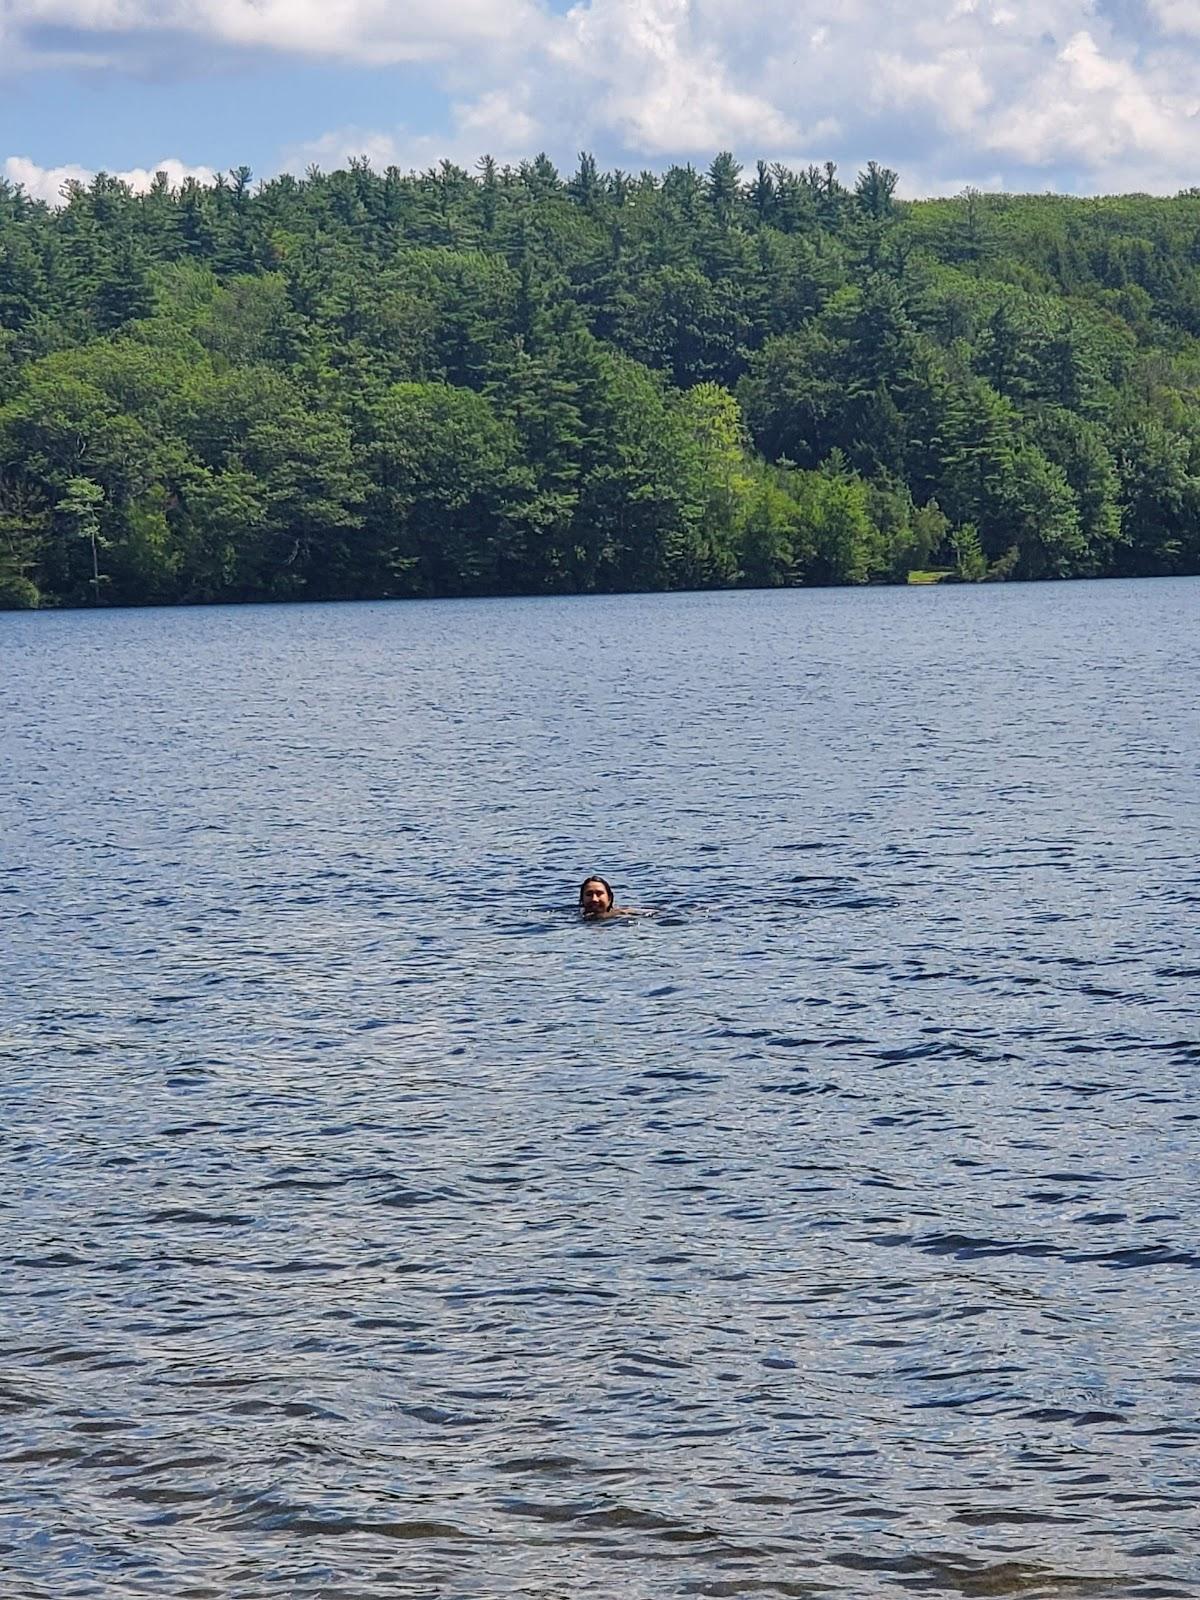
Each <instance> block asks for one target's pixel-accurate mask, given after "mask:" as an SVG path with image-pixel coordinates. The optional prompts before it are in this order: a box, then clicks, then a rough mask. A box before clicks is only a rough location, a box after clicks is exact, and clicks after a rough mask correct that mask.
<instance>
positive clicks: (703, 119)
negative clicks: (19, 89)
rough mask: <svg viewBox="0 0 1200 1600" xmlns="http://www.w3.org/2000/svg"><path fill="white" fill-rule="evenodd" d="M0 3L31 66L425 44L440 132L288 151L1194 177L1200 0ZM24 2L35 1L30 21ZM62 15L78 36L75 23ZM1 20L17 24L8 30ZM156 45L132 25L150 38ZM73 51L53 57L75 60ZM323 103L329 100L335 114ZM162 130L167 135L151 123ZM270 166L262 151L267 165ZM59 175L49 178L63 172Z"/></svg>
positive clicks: (1199, 129) (328, 142)
mask: <svg viewBox="0 0 1200 1600" xmlns="http://www.w3.org/2000/svg"><path fill="white" fill-rule="evenodd" d="M549 7H550V0H405V3H403V4H401V3H397V0H21V3H20V4H19V5H14V4H13V3H12V0H0V53H2V52H4V51H5V50H6V49H7V50H8V52H9V68H8V70H15V68H13V67H12V62H14V61H18V62H20V63H21V64H22V66H23V67H28V65H29V63H30V60H31V59H32V53H33V52H34V51H35V49H37V48H40V45H39V40H40V38H41V37H42V36H41V35H40V34H38V33H37V31H36V30H37V28H38V27H42V28H45V27H47V26H53V27H55V28H57V29H58V30H59V32H57V33H56V34H54V35H53V37H54V38H55V39H56V40H57V41H58V45H57V46H56V47H57V48H62V47H63V41H64V40H66V41H67V42H68V43H70V44H71V45H72V46H73V48H74V49H75V52H76V56H77V58H78V60H79V61H80V62H82V61H83V60H84V59H85V58H86V57H87V56H88V53H89V52H92V53H93V56H94V58H95V59H105V60H107V61H108V62H109V71H110V72H111V71H115V70H117V68H116V66H115V65H114V63H116V62H118V61H122V60H123V61H126V63H127V64H130V63H133V62H135V61H136V60H137V59H138V55H137V52H138V50H139V48H143V47H145V48H149V46H150V45H151V44H153V47H154V49H155V50H156V51H158V52H159V56H160V58H161V57H162V56H163V54H164V52H165V53H166V54H167V55H169V56H170V58H171V60H172V61H173V63H174V70H176V71H186V70H188V62H189V60H190V59H191V58H192V56H194V55H195V54H197V51H196V43H197V41H198V40H203V41H206V42H208V43H210V44H213V45H220V46H222V47H224V48H226V49H229V48H232V49H235V50H245V51H247V52H255V53H256V54H259V55H261V54H262V53H263V52H268V51H269V52H276V53H279V54H291V55H302V56H306V57H309V58H313V59H319V60H337V61H341V62H343V63H345V62H351V63H359V64H364V65H366V64H369V65H372V66H376V67H378V66H387V65H389V64H395V63H400V62H413V61H417V62H423V63H425V70H426V72H427V74H428V80H429V84H430V85H431V86H432V87H434V88H436V89H439V90H441V91H442V93H443V94H444V95H445V97H446V101H447V104H448V107H449V112H450V116H451V126H450V129H449V131H448V132H447V133H444V134H437V135H434V134H429V133H427V132H425V131H424V130H422V129H419V128H415V129H411V128H410V129H405V128H386V127H385V128H382V129H380V128H366V129H364V128H362V127H358V126H355V124H354V116H353V111H352V110H351V111H350V112H349V114H348V115H347V116H346V117H345V119H344V124H343V125H341V126H338V127H337V128H335V131H333V132H328V133H324V134H322V135H321V136H320V137H318V138H314V139H313V140H311V141H307V142H305V141H301V142H298V143H296V144H294V145H292V146H290V147H289V148H288V149H287V150H285V151H284V152H282V155H281V157H280V159H279V160H278V162H277V163H276V165H278V166H284V167H288V168H290V169H292V170H303V167H304V166H306V165H308V164H310V163H312V162H315V163H317V164H318V165H321V166H322V167H326V168H328V167H331V166H335V165H339V164H341V163H342V162H343V161H344V160H345V159H346V158H347V157H348V156H349V155H351V154H365V155H368V156H369V157H370V158H371V160H372V162H373V164H375V165H376V166H387V165H389V164H393V163H394V164H396V165H398V166H401V167H404V168H407V167H417V168H422V167H428V166H430V165H433V164H434V163H436V161H437V160H439V159H440V158H441V157H443V156H445V157H448V158H450V159H452V160H455V161H457V162H459V163H460V164H461V165H464V166H467V167H471V166H472V165H473V164H474V161H475V159H476V158H477V157H478V156H479V155H480V154H482V153H483V152H485V151H487V152H489V153H492V154H494V155H496V156H497V157H498V158H499V159H502V160H503V159H509V160H516V159H519V158H520V157H522V156H528V155H532V154H534V153H535V152H536V151H537V150H538V149H539V148H543V147H544V148H546V149H547V150H548V151H549V152H550V153H551V154H552V155H553V156H554V157H555V159H556V160H558V161H559V162H560V163H562V162H565V161H570V160H571V159H572V157H573V155H574V153H575V151H577V150H579V149H580V148H591V149H594V150H595V151H596V153H597V155H598V156H600V158H601V159H602V160H605V161H607V162H610V163H614V164H615V163H619V164H621V165H624V166H638V165H642V164H653V165H661V164H662V163H663V162H665V161H668V160H671V159H685V160H686V159H691V160H699V161H707V160H708V159H710V158H711V156H712V154H713V153H714V152H715V151H716V150H718V149H721V148H732V149H734V150H735V151H736V152H737V153H738V154H739V155H741V157H742V158H743V159H744V160H746V161H750V160H752V159H753V158H754V157H756V156H759V155H761V156H764V157H766V158H768V159H787V160H794V161H798V162H800V163H801V164H803V163H805V162H807V161H811V160H818V161H819V160H824V159H825V158H827V157H828V158H832V159H835V160H837V161H838V162H839V163H840V164H841V166H842V168H843V171H849V172H853V170H854V168H855V167H856V166H859V165H861V164H862V163H863V162H865V161H866V160H867V159H868V158H869V157H875V158H876V159H878V160H881V161H885V162H887V163H888V164H889V165H892V166H895V167H897V168H898V169H899V170H900V172H901V176H902V179H905V180H906V181H905V190H906V192H909V193H911V192H913V186H912V182H911V181H909V177H908V175H909V174H914V173H919V174H921V177H922V181H923V182H925V183H926V184H928V185H929V191H928V192H933V191H934V190H937V191H939V192H941V191H944V190H945V189H946V188H947V187H948V186H949V185H951V184H958V185H959V186H960V187H961V182H963V181H966V182H972V183H975V184H976V185H979V186H985V185H991V184H992V183H993V182H999V183H1003V184H1004V185H1005V186H1008V187H1021V188H1044V187H1046V186H1047V185H1048V184H1051V185H1054V184H1057V185H1058V186H1060V187H1062V186H1066V187H1073V188H1076V189H1079V190H1082V191H1088V190H1096V189H1109V190H1111V189H1114V188H1116V187H1118V186H1120V185H1121V184H1123V183H1126V182H1137V184H1138V186H1139V187H1145V188H1150V189H1153V190H1158V191H1170V190H1173V189H1175V188H1179V187H1183V186H1185V185H1187V184H1190V183H1193V182H1194V181H1195V173H1194V158H1193V154H1192V153H1193V152H1194V151H1195V150H1196V148H1197V147H1198V144H1197V141H1198V137H1200V0H1146V5H1145V8H1144V9H1142V10H1136V11H1135V10H1134V9H1133V8H1124V7H1110V6H1104V5H1102V4H1101V0H894V3H891V4H888V3H886V0H800V3H797V0H755V3H754V4H753V5H751V6H747V5H746V4H745V0H577V3H576V4H574V5H573V6H572V7H571V9H570V10H568V11H567V12H566V13H565V14H563V13H560V12H555V11H553V10H551V9H550V8H549ZM18 18H19V20H18ZM64 29H65V30H68V32H67V33H65V34H64V33H63V32H62V30H64ZM5 30H7V32H5ZM139 42H140V43H139ZM59 64H61V62H60V63H59ZM330 120H331V121H332V120H333V119H330ZM157 137H158V136H156V142H157ZM257 164H258V165H259V167H260V168H267V167H269V165H270V164H269V163H265V162H262V161H259V162H258V163H257ZM47 181H49V180H47Z"/></svg>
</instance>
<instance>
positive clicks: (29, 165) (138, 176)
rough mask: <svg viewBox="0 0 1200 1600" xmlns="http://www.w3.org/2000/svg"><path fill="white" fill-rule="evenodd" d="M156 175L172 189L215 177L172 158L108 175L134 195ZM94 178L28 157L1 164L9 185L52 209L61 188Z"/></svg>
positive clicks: (84, 169) (81, 169)
mask: <svg viewBox="0 0 1200 1600" xmlns="http://www.w3.org/2000/svg"><path fill="white" fill-rule="evenodd" d="M156 172H165V173H166V175H167V180H168V182H169V183H170V184H171V186H172V188H176V187H178V185H179V184H181V183H182V182H183V180H184V179H185V178H197V179H199V181H200V182H201V183H211V182H212V181H213V179H214V178H215V177H216V174H215V173H214V172H213V170H212V168H211V167H189V166H187V165H186V164H185V163H184V162H182V161H177V160H176V159H175V158H174V157H173V156H168V157H167V158H166V160H164V161H159V162H156V163H155V164H154V165H153V166H150V167H131V168H129V170H128V171H126V172H114V173H110V174H109V176H110V177H114V178H120V179H121V181H122V182H123V183H127V184H128V185H129V187H130V188H131V189H133V190H134V192H135V193H137V194H144V193H145V192H146V190H147V189H149V187H150V185H151V184H152V183H153V182H154V175H155V173H156ZM95 175H96V174H95V173H94V172H93V171H91V170H89V169H88V168H87V167H80V166H76V165H74V164H68V165H66V166H62V167H40V166H38V164H37V162H36V161H31V160H30V159H29V157H28V156H9V157H8V158H7V159H6V161H5V163H4V176H5V177H6V178H7V179H8V181H9V183H19V184H20V185H21V187H22V188H23V189H24V190H25V192H26V194H28V195H31V196H32V198H33V199H35V200H44V201H46V203H47V204H48V205H52V206H56V205H59V204H60V203H61V201H62V197H63V189H64V187H65V186H66V185H67V184H68V183H72V182H75V183H90V182H91V181H92V179H93V178H94V177H95Z"/></svg>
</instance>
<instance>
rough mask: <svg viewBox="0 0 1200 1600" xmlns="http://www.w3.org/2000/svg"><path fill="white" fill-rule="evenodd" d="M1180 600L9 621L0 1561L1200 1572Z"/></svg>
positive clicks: (1027, 1587)
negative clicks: (627, 907)
mask: <svg viewBox="0 0 1200 1600" xmlns="http://www.w3.org/2000/svg"><path fill="white" fill-rule="evenodd" d="M1198 602H1200V582H1197V581H1196V580H1180V581H1160V582H1150V583H1140V584H1138V583H1128V584H1125V583H1111V584H1085V583H1076V584H1067V585H1053V586H1044V587H1025V586H1010V587H1006V588H986V589H982V590H978V589H968V588H959V589H938V590H924V591H919V590H910V591H904V590H867V591H857V592H856V591H845V590H842V591H826V592H811V593H805V592H780V593H769V594H768V593H755V594H707V595H683V596H644V597H623V598H613V599H599V598H586V599H562V600H536V601H534V600H530V601H520V600H511V601H481V602H461V603H459V602H443V603H431V604H394V605H362V606H329V607H304V606H297V607H288V608H284V607H280V608H258V607H254V608H242V609H237V608H218V609H212V610H191V611H174V612H168V611H142V612H132V611H129V612H108V613H100V614H93V613H87V612H80V613H63V614H43V615H20V616H17V615H0V673H2V680H0V681H2V686H3V695H2V699H0V818H2V819H3V834H2V846H0V848H2V859H0V934H2V944H0V982H2V985H3V989H2V993H3V996H4V1007H3V1017H2V1019H0V1205H2V1207H3V1210H2V1213H0V1216H2V1219H3V1229H2V1232H0V1255H2V1258H3V1261H2V1267H3V1270H2V1272H0V1460H2V1462H3V1466H4V1468H5V1472H6V1480H5V1481H6V1493H5V1496H4V1498H3V1502H2V1503H0V1594H3V1595H4V1596H5V1597H7V1596H12V1597H14V1600H43V1597H44V1600H51V1597H53V1600H65V1597H69V1596H104V1597H113V1600H117V1597H120V1600H124V1597H135V1596H147V1595H153V1596H163V1597H167V1596H169V1597H171V1600H182V1597H192V1600H201V1597H213V1600H217V1597H219V1600H240V1597H258V1596H284V1595H286V1596H289V1597H292V1596H296V1597H303V1600H316V1597H320V1600H334V1597H337V1600H351V1597H353V1600H382V1597H384V1596H388V1597H394V1596H405V1597H417V1596H422V1597H424V1596H428V1597H462V1600H477V1597H478V1600H488V1597H492V1596H523V1597H536V1600H575V1597H577V1596H583V1595H594V1596H620V1597H623V1600H625V1597H633V1600H640V1597H646V1600H650V1597H659V1596H678V1595H713V1596H717V1595H743V1594H745V1595H768V1596H771V1595H786V1596H806V1597H807V1596H812V1597H818V1596H828V1595H838V1596H853V1597H874V1596H892V1595H897V1594H901V1593H905V1592H915V1593H920V1594H925V1595H946V1596H962V1595H966V1596H974V1595H1006V1594H1013V1595H1017V1594H1020V1595H1022V1596H1025V1597H1041V1596H1056V1597H1057V1596H1070V1597H1084V1596H1093V1595H1095V1596H1105V1597H1108V1600H1125V1597H1133V1596H1138V1597H1141V1596H1164V1597H1165V1596H1200V1512H1198V1510H1197V1506H1198V1504H1200V1354H1198V1351H1200V1275H1198V1274H1197V1268H1198V1267H1200V1182H1198V1179H1200V1129H1198V1124H1197V1118H1198V1116H1200V1091H1198V1088H1197V1078H1198V1067H1200V1026H1198V1024H1197V1008H1196V993H1197V985H1198V980H1200V940H1198V938H1197V931H1196V930H1197V912H1198V908H1200V867H1198V865H1197V863H1198V860H1200V856H1198V853H1197V850H1198V845H1200V786H1198V782H1197V778H1198V773H1197V766H1198V757H1197V752H1198V750H1200V713H1198V709H1197V708H1198V707H1200V671H1198V665H1197V656H1198V649H1197V627H1196V619H1197V611H1198ZM593 871H596V872H601V873H603V874H604V875H605V876H607V877H608V878H610V879H611V880H612V881H613V883H614V886H615V887H616V889H617V893H618V898H619V899H621V900H623V901H625V902H627V903H632V904H634V905H639V906H651V907H656V908H658V915H657V916H654V917H642V918H636V919H630V920H622V921H614V922H609V923H604V924H599V925H585V924H581V923H580V922H579V921H578V919H577V918H576V917H575V916H574V915H573V913H572V910H571V906H572V901H573V897H574V894H575V891H576V888H577V886H578V883H579V881H580V880H581V879H582V878H583V877H584V875H585V874H586V873H589V872H593Z"/></svg>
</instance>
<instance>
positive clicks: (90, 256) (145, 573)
mask: <svg viewBox="0 0 1200 1600" xmlns="http://www.w3.org/2000/svg"><path fill="white" fill-rule="evenodd" d="M896 184H897V176H896V174H895V173H894V172H893V171H891V170H890V169H888V168H886V167H883V166H880V165H878V164H877V163H874V162H872V163H870V164H869V165H868V166H867V168H866V169H865V170H864V171H863V172H861V173H859V174H858V175H857V177H856V179H855V181H854V182H853V184H846V183H843V182H842V181H841V179H840V178H839V176H838V172H837V169H836V167H835V166H834V165H833V164H832V163H829V164H826V165H825V166H823V167H816V166H813V167H809V168H807V169H805V170H802V171H793V170H790V169H788V168H785V167H782V166H779V165H774V164H769V163H766V162H759V163H758V164H757V166H756V167H755V168H754V169H753V170H750V171H748V170H746V169H743V168H742V167H740V166H739V165H738V163H737V162H736V161H735V160H734V158H733V157H732V156H731V155H729V154H728V153H722V154H720V155H718V156H717V157H716V158H715V159H714V160H713V162H712V163H711V165H710V166H709V167H708V168H707V170H699V169H697V168H693V167H691V166H675V167H672V168H671V169H670V170H668V171H666V172H662V173H653V172H643V173H640V174H636V175H635V174H632V173H628V172H623V171H607V172H606V171H602V170H600V169H599V168H598V166H597V164H596V162H595V161H594V159H592V158H591V157H590V156H588V155H583V156H581V157H580V158H579V162H578V168H577V170H576V171H575V172H574V173H573V174H570V175H566V174H564V173H561V172H560V171H558V170H557V169H556V168H555V167H554V165H553V164H552V163H551V162H550V161H549V160H548V159H547V158H546V157H545V156H538V157H537V158H536V159H534V160H531V161H527V162H522V163H521V164H520V165H519V166H515V167H514V166H499V165H498V164H497V163H496V162H495V161H493V160H491V159H490V158H484V159H483V160H482V161H481V162H480V163H479V164H478V168H477V170H476V171H474V172H473V173H469V172H467V171H465V170H463V169H462V168H460V167H457V166H454V165H451V164H450V163H443V164H442V165H441V166H439V167H437V168H436V169H433V170H431V171H428V172H425V173H420V174H418V173H404V172H401V171H399V170H398V169H396V168H390V169H389V170H387V171H386V172H382V173H380V172H376V171H374V170H372V168H371V167H370V165H369V164H368V163H367V162H366V161H354V162H351V164H350V166H349V168H348V169H347V170H344V171H338V172H332V173H323V172H320V171H318V170H315V169H313V170H311V171H310V172H309V173H308V174H307V175H306V176H305V177H304V178H303V179H300V178H295V177H291V176H287V175H284V176H280V177H276V178H272V179H270V180H269V181H266V182H262V183H253V182H252V180H251V174H250V172H249V170H248V169H246V168H239V169H237V170H235V171H233V172H231V173H230V174H229V175H228V176H227V177H221V178H219V179H218V180H217V181H216V182H215V183H214V184H212V185H204V184H201V183H198V182H196V181H194V180H189V181H187V182H185V183H184V184H183V185H182V186H181V187H179V188H178V189H173V188H171V187H170V185H169V184H168V183H167V180H166V178H165V177H164V176H163V175H161V174H160V175H159V177H158V179H157V180H156V181H155V183H154V184H153V185H152V187H151V188H150V189H149V190H148V191H147V192H145V193H133V192H131V191H130V189H129V188H128V187H126V186H125V185H124V184H122V183H121V182H119V181H117V180H115V179H113V178H110V177H107V176H105V175H103V174H101V175H100V176H98V177H96V178H95V180H94V181H92V182H91V183H90V184H88V185H82V184H71V185H68V186H67V189H66V191H65V193H64V197H63V204H62V205H61V206H58V207H49V206H47V205H45V204H43V203H41V202H36V201H34V200H32V199H31V198H29V196H27V195H26V194H25V193H23V192H22V191H21V190H20V189H19V188H16V187H13V186H12V185H9V184H5V183H0V606H4V607H7V608H32V607H37V606H60V605H66V606H87V605H128V604H173V603H199V602H212V601H250V600H289V599H356V598H378V597H393V596H396V597H399V596H441V595H488V594H539V593H586V592H593V591H604V592H618V591H628V590H655V589H675V588H704V587H725V586H732V585H746V586H754V587H764V586H770V585H793V584H795V585H799V584H807V585H814V584H861V583H904V582H908V581H916V582H922V581H923V582H934V581H957V582H988V581H1000V580H1006V579H1008V580H1013V579H1048V578H1072V577H1108V576H1125V577H1128V576H1142V575H1147V576H1148V575H1155V574H1180V573H1196V572H1200V189H1193V190H1189V191H1187V192H1185V193H1182V194H1179V195H1177V196H1176V197H1174V198H1153V197H1150V196H1145V195H1129V196H1122V197H1117V198H1098V199H1076V198H1066V197H1057V196H1052V195H1036V196H1035V195H1024V196H1022V195H1003V194H992V193H983V192H979V191H975V190H967V191H965V192H964V193H962V194H961V195H959V196H957V197H956V198H953V199H938V200H926V201H902V200H899V199H898V198H897V196H896Z"/></svg>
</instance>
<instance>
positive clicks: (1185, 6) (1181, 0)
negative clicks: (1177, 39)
mask: <svg viewBox="0 0 1200 1600" xmlns="http://www.w3.org/2000/svg"><path fill="white" fill-rule="evenodd" d="M1147 3H1148V5H1149V9H1150V12H1151V15H1153V16H1154V17H1156V18H1157V19H1158V22H1159V25H1160V26H1161V27H1162V29H1163V31H1164V33H1184V34H1191V35H1192V37H1193V38H1200V0H1147Z"/></svg>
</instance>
